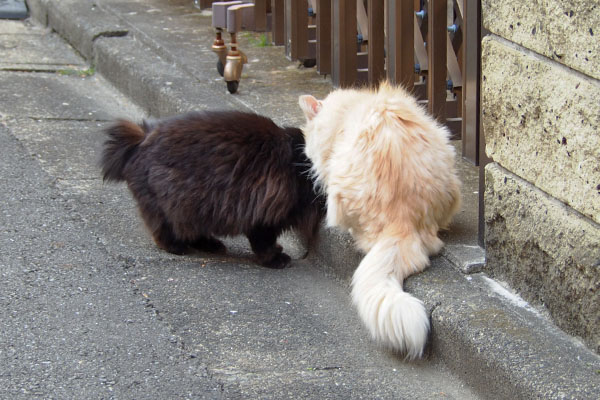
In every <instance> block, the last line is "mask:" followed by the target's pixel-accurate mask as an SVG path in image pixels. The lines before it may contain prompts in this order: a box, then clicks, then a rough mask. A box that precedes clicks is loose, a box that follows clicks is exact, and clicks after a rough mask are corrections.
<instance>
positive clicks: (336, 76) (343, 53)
mask: <svg viewBox="0 0 600 400" xmlns="http://www.w3.org/2000/svg"><path fill="white" fill-rule="evenodd" d="M331 3H332V4H331V6H332V9H331V32H332V40H331V44H332V45H331V50H332V57H331V60H332V71H331V79H332V81H333V84H334V85H335V86H341V87H348V86H352V85H353V84H354V82H355V81H356V75H357V74H356V66H357V61H356V58H357V57H356V48H357V46H356V2H355V1H348V0H333V1H332V2H331Z"/></svg>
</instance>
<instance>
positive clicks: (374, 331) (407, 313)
mask: <svg viewBox="0 0 600 400" xmlns="http://www.w3.org/2000/svg"><path fill="white" fill-rule="evenodd" d="M428 264H429V257H428V256H427V252H426V250H425V249H424V247H423V245H422V243H421V240H420V239H419V238H418V237H410V238H404V239H385V240H382V241H380V242H378V243H377V244H376V245H375V246H373V248H372V249H371V250H370V251H369V252H368V253H367V255H366V256H365V258H364V259H363V260H362V261H361V263H360V265H359V266H358V268H357V269H356V271H355V272H354V276H353V278H352V300H353V302H354V305H355V306H356V308H357V309H358V313H359V315H360V317H361V318H362V320H363V322H364V323H365V325H366V326H367V328H368V329H369V331H370V332H371V335H372V336H373V338H374V339H375V340H376V341H378V342H380V343H381V344H383V345H384V346H388V347H391V348H393V349H395V350H398V351H400V352H402V353H405V354H406V357H407V358H409V359H414V358H418V357H421V355H422V354H423V348H424V347H425V343H426V342H427V334H428V332H429V317H428V315H427V312H426V311H425V307H424V306H423V302H422V301H421V300H419V299H417V298H415V297H413V296H411V295H410V294H408V293H406V292H404V291H403V290H402V282H403V280H404V278H405V277H407V276H409V275H411V274H413V273H415V272H419V271H421V270H423V268H425V267H426V266H427V265H428Z"/></svg>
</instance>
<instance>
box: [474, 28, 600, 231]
mask: <svg viewBox="0 0 600 400" xmlns="http://www.w3.org/2000/svg"><path fill="white" fill-rule="evenodd" d="M482 53H483V58H482V64H483V66H482V75H483V77H482V112H483V129H484V132H485V140H486V146H487V147H486V152H487V154H488V155H489V156H490V157H492V158H493V159H494V161H496V162H498V163H499V164H500V165H502V166H503V167H504V168H506V169H508V170H510V171H512V172H514V173H515V174H517V175H519V176H520V177H522V178H524V179H525V180H527V181H529V182H531V183H533V184H534V185H535V186H537V187H539V188H540V189H542V190H543V191H545V192H547V193H548V194H550V195H551V196H553V197H556V198H557V199H560V200H561V201H563V202H565V203H567V204H568V205H569V206H571V207H573V208H574V209H575V210H577V211H579V212H581V213H582V214H585V215H587V216H589V217H591V218H592V219H593V220H594V221H596V222H598V223H600V163H599V162H598V160H599V159H600V135H599V134H598V126H600V82H598V81H597V80H594V79H590V78H588V77H585V76H584V75H582V74H578V73H574V72H573V71H572V70H568V69H566V68H564V67H562V66H561V65H559V64H557V63H555V62H552V61H550V60H548V59H546V58H543V57H540V56H538V55H535V54H532V53H530V52H524V51H522V49H517V48H515V46H514V45H512V44H511V43H509V42H506V41H503V40H502V39H499V38H496V37H494V36H491V37H486V38H485V39H484V41H483V45H482ZM549 166H551V167H549Z"/></svg>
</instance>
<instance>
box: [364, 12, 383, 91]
mask: <svg viewBox="0 0 600 400" xmlns="http://www.w3.org/2000/svg"><path fill="white" fill-rule="evenodd" d="M383 14H384V4H383V2H382V1H381V0H369V3H368V12H367V15H368V18H369V43H368V44H369V55H368V58H369V61H368V62H369V84H371V85H377V84H378V83H379V82H380V81H381V80H382V79H383V78H384V75H385V65H384V61H385V59H384V57H385V55H384V45H385V37H384V36H385V35H384V15H383Z"/></svg>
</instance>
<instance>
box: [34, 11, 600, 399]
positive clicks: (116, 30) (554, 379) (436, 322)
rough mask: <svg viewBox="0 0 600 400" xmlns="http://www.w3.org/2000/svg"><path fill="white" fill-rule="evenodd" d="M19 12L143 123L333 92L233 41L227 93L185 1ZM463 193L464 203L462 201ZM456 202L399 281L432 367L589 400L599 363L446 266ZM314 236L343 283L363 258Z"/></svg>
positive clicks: (491, 384)
mask: <svg viewBox="0 0 600 400" xmlns="http://www.w3.org/2000/svg"><path fill="white" fill-rule="evenodd" d="M28 3H29V5H30V8H31V10H32V12H33V14H34V16H35V17H36V18H37V19H38V20H40V21H41V22H42V23H43V24H48V26H50V27H51V28H52V29H54V30H56V31H57V32H58V33H59V34H60V35H61V36H62V37H64V38H65V39H66V40H67V41H68V42H69V43H71V44H72V45H73V46H74V47H75V48H76V49H77V50H78V51H79V52H80V53H81V54H82V55H83V56H84V57H85V58H86V59H87V60H88V62H90V63H91V64H93V65H94V66H95V68H96V70H97V71H98V72H99V73H100V74H102V75H103V76H105V77H106V78H107V79H108V80H109V81H110V82H111V83H112V84H113V85H114V86H115V87H116V88H118V89H119V90H121V91H122V92H123V93H124V94H125V95H126V96H128V97H129V98H131V99H132V100H133V101H135V102H136V103H137V104H138V105H139V106H140V107H142V109H144V110H145V112H146V113H148V114H150V115H153V116H163V115H170V114H174V113H179V112H183V111H187V110H191V109H204V108H235V109H245V110H253V111H256V112H259V113H261V114H265V115H267V116H270V117H272V118H273V119H275V120H276V122H278V123H280V124H291V125H299V124H301V123H302V122H303V121H302V116H301V113H300V110H299V109H298V107H297V105H296V104H297V97H298V95H299V94H304V93H312V94H314V95H316V96H317V97H319V96H323V95H325V94H326V93H327V92H328V91H329V90H331V85H330V84H329V81H328V80H326V79H324V78H323V77H321V76H319V75H317V74H316V72H315V71H314V69H302V68H298V66H297V64H295V63H290V62H288V61H287V60H285V58H284V57H283V49H282V48H278V47H266V48H261V47H257V46H254V45H252V38H251V37H247V38H242V40H241V43H242V49H243V50H244V51H245V52H246V53H247V54H248V57H249V60H250V63H249V65H247V66H245V67H244V75H243V77H242V81H241V82H240V88H239V93H238V94H236V95H229V94H228V93H227V90H226V87H225V84H224V82H223V81H222V80H221V78H220V77H219V76H218V74H217V72H216V67H215V65H216V56H215V55H214V54H213V53H212V52H211V51H210V45H211V43H212V37H213V31H212V28H211V27H210V16H208V15H205V13H200V12H198V10H196V9H195V8H193V7H192V2H191V0H189V1H187V0H171V1H166V0H147V1H141V0H139V1H135V0H130V1H124V0H122V1H118V0H96V1H94V2H91V1H74V0H62V1H58V0H30V1H29V2H28ZM464 172H465V174H464V176H465V177H466V178H465V179H466V180H467V181H468V182H466V184H465V186H467V187H476V186H472V184H473V182H472V180H473V179H476V178H474V177H473V174H472V173H469V171H468V168H466V167H465V171H464ZM465 196H466V197H469V198H472V196H471V194H470V193H465ZM466 204H467V205H466V207H465V210H464V212H463V216H462V217H461V216H459V219H458V221H457V222H456V223H455V224H453V226H452V229H451V231H450V232H449V233H447V234H445V235H444V240H445V241H446V242H447V244H448V245H447V247H446V250H445V251H446V253H444V254H445V256H444V257H437V258H435V259H434V260H433V261H432V267H431V268H430V269H428V270H427V271H426V272H424V273H423V274H420V275H419V276H415V277H413V278H411V279H409V280H408V281H407V283H406V287H407V290H408V291H411V292H412V293H414V294H415V295H416V296H417V297H419V298H421V299H423V300H424V301H425V302H426V304H427V306H428V308H429V309H430V310H431V316H432V326H433V329H432V340H431V345H430V349H429V350H430V360H440V361H442V362H443V363H444V364H446V365H448V366H450V367H451V368H452V370H453V371H454V372H455V373H456V374H458V375H459V376H460V377H461V378H462V379H463V380H464V381H465V382H467V383H468V384H469V385H471V386H472V387H473V388H475V389H477V390H478V391H479V392H480V393H482V394H484V395H486V396H489V397H491V398H536V397H538V398H597V397H598V387H599V386H600V374H599V373H598V371H600V359H599V358H598V356H597V355H595V354H593V353H592V352H590V351H589V350H587V349H586V348H585V347H584V346H582V345H581V344H580V343H579V342H578V341H576V340H575V339H573V338H571V337H569V336H567V335H565V334H564V333H563V332H561V331H560V330H558V329H557V328H555V327H554V326H553V325H552V324H551V323H550V322H548V320H547V319H546V318H544V317H543V316H542V315H540V314H538V313H536V312H535V311H534V310H531V309H530V308H527V307H524V306H522V305H519V304H520V303H518V301H517V300H518V299H516V298H515V297H514V296H512V295H511V294H510V293H509V292H507V291H503V289H502V287H501V286H499V285H497V284H496V283H495V282H493V281H491V280H489V279H488V278H486V277H485V276H484V275H483V274H477V273H476V274H471V275H463V274H462V273H460V272H459V270H458V268H456V266H452V265H450V263H449V262H448V259H450V260H453V261H454V262H456V263H460V262H462V261H464V260H465V258H464V257H463V258H461V253H462V252H468V251H469V249H472V247H470V246H473V245H475V244H476V243H475V242H474V236H473V235H472V233H473V232H472V231H470V232H469V228H468V226H469V224H468V221H469V220H470V219H472V214H470V213H472V212H473V211H474V210H476V208H475V207H473V205H472V203H470V202H469V201H467V202H466ZM469 204H471V205H469ZM462 221H466V222H464V223H463V222H462ZM322 237H323V239H322V241H321V243H320V245H319V248H318V249H317V252H316V253H315V254H313V255H311V257H312V260H314V261H317V262H319V263H320V264H322V265H323V267H324V268H325V269H326V270H328V271H329V272H330V273H331V274H333V276H335V277H337V278H338V279H339V280H340V281H341V283H342V284H346V283H347V282H348V278H349V276H350V275H351V273H352V271H353V269H354V268H355V266H356V265H357V264H358V261H359V260H360V257H361V255H360V254H358V253H356V252H355V251H354V250H353V248H352V244H351V241H350V239H349V237H348V236H347V235H341V234H339V233H337V232H336V231H334V230H325V231H324V232H323V235H322ZM448 249H451V250H452V251H454V252H453V253H452V252H449V251H448ZM468 257H471V256H470V255H468ZM468 257H467V258H468Z"/></svg>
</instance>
